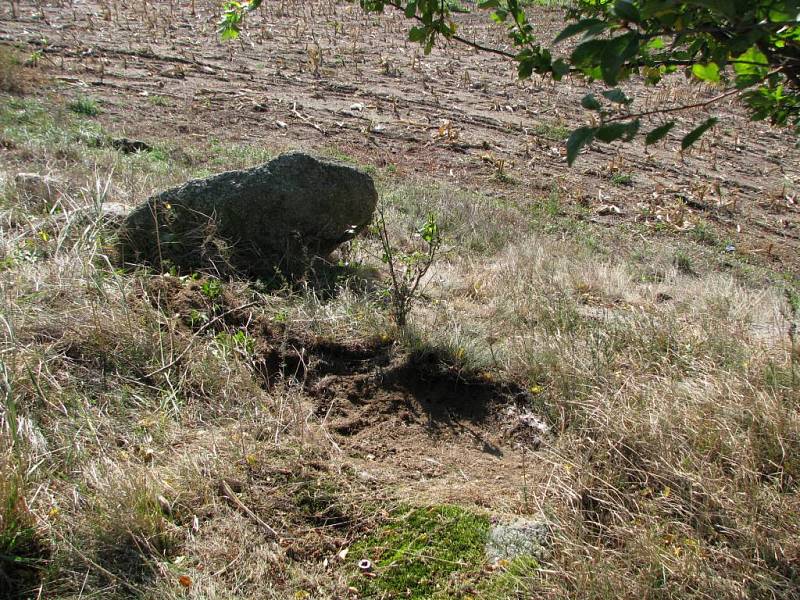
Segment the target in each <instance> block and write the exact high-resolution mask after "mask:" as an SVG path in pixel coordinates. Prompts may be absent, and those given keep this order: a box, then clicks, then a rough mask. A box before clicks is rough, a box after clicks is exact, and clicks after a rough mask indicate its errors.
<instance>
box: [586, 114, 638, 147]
mask: <svg viewBox="0 0 800 600" xmlns="http://www.w3.org/2000/svg"><path fill="white" fill-rule="evenodd" d="M637 131H639V119H636V120H634V121H629V122H628V123H608V124H607V125H603V126H602V127H600V128H599V129H598V130H597V131H596V132H595V137H596V138H597V139H598V140H600V141H601V142H605V143H606V144H610V143H611V142H613V141H615V140H618V139H620V138H625V140H626V141H627V140H630V139H631V138H633V136H635V135H636V132H637Z"/></svg>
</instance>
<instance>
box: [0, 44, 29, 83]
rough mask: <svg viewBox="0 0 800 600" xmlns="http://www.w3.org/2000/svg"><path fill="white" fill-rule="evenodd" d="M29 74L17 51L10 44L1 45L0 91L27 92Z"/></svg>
mask: <svg viewBox="0 0 800 600" xmlns="http://www.w3.org/2000/svg"><path fill="white" fill-rule="evenodd" d="M26 80H27V76H26V74H25V71H24V69H23V66H22V61H21V60H20V58H19V56H18V55H17V53H16V52H15V51H14V50H12V49H11V48H9V47H8V46H0V92H8V93H10V94H23V93H25V82H26Z"/></svg>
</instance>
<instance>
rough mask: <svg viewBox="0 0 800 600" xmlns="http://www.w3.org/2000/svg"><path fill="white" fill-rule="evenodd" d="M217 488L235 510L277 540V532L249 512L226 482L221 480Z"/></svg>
mask: <svg viewBox="0 0 800 600" xmlns="http://www.w3.org/2000/svg"><path fill="white" fill-rule="evenodd" d="M219 487H220V488H221V489H222V492H223V494H224V496H225V498H227V499H228V500H229V501H230V502H231V503H232V504H233V505H234V506H235V507H236V508H238V509H239V510H241V511H242V512H243V513H245V514H246V515H247V516H248V517H250V518H251V519H253V520H254V521H255V522H256V523H258V524H259V525H261V527H263V528H264V529H266V530H267V532H268V533H269V534H270V535H272V537H274V538H275V539H278V538H279V537H280V535H279V534H278V532H277V531H275V530H274V529H273V528H272V527H270V526H269V525H267V524H266V523H265V522H264V520H263V519H262V518H261V517H259V516H258V515H257V514H256V513H254V512H253V511H252V510H250V508H248V507H247V506H246V505H245V504H244V502H242V501H241V500H239V497H238V496H237V495H236V493H235V492H234V491H233V490H232V489H231V486H230V485H229V484H228V482H227V481H225V480H224V479H223V480H222V481H220V484H219Z"/></svg>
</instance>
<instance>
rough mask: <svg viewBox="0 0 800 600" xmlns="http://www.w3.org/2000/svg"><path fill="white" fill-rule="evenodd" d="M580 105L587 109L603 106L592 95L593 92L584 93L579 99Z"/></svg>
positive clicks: (596, 108)
mask: <svg viewBox="0 0 800 600" xmlns="http://www.w3.org/2000/svg"><path fill="white" fill-rule="evenodd" d="M581 106H582V107H583V108H585V109H587V110H600V109H601V108H603V106H602V105H601V104H600V101H599V100H598V99H597V98H595V97H594V94H586V95H585V96H584V97H583V98H582V99H581Z"/></svg>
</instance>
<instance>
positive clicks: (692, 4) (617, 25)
mask: <svg viewBox="0 0 800 600" xmlns="http://www.w3.org/2000/svg"><path fill="white" fill-rule="evenodd" d="M353 1H354V0H353ZM260 4H261V0H251V1H250V2H246V1H242V2H236V1H234V2H228V3H227V5H226V12H225V15H224V17H223V20H222V21H221V28H220V32H221V35H222V36H223V37H228V38H230V37H235V36H236V35H237V34H238V32H239V29H240V26H241V23H242V21H243V19H244V15H245V14H246V13H247V12H249V11H252V10H254V9H256V8H257V7H258V6H259V5H260ZM359 4H360V5H361V7H362V8H363V9H364V10H366V11H369V12H382V11H384V10H385V9H386V8H387V7H388V8H393V9H397V10H401V11H403V12H404V14H405V16H406V17H408V18H409V19H413V20H414V21H415V24H414V25H413V26H412V27H411V28H410V30H409V39H411V40H412V41H416V42H419V43H420V44H422V46H423V48H424V50H425V52H426V53H428V52H430V51H431V49H432V48H433V46H434V44H435V43H436V40H437V38H439V37H444V38H447V39H451V40H454V41H457V42H461V43H464V44H466V45H469V46H472V47H474V48H476V49H478V50H482V51H486V52H491V53H494V54H496V55H500V56H503V57H506V58H509V59H513V60H515V61H516V62H517V71H518V75H519V77H520V78H522V79H525V78H527V77H530V76H531V75H532V74H534V73H536V74H539V75H549V76H551V77H552V78H553V79H554V80H556V81H559V80H561V79H562V78H563V77H564V76H565V75H567V74H569V73H572V74H579V75H582V76H584V77H586V78H587V79H588V80H590V81H591V80H598V81H602V82H603V83H604V84H605V85H606V86H608V88H609V89H608V90H607V91H606V92H604V93H603V94H602V96H601V98H597V97H595V96H594V95H592V94H590V95H587V96H586V97H584V98H583V100H582V101H581V105H582V106H583V107H584V108H585V109H587V110H589V111H591V112H593V113H594V114H595V117H596V118H595V119H593V124H592V125H591V126H584V127H580V128H578V129H576V130H575V131H574V132H573V133H572V135H571V136H570V138H569V140H568V142H567V159H568V162H569V163H570V164H572V162H573V161H574V160H575V158H576V157H577V155H578V153H579V152H580V150H581V149H582V148H583V147H584V146H585V145H586V144H589V143H591V142H592V141H594V140H598V141H601V142H605V143H610V142H613V141H616V140H622V141H629V140H631V139H633V138H634V137H636V136H637V135H642V136H643V137H644V141H645V143H646V144H654V143H656V142H658V141H659V140H661V139H663V138H664V137H665V136H666V135H667V134H668V133H669V132H670V130H671V129H672V128H673V126H674V124H675V122H674V121H672V120H662V121H660V122H658V123H653V124H651V125H650V126H649V127H648V130H647V131H642V128H643V122H644V119H645V118H648V120H650V119H652V118H654V117H660V118H663V117H665V116H666V115H669V114H672V113H675V112H678V111H684V110H689V109H706V108H708V107H709V106H712V105H713V104H714V103H716V102H718V101H720V100H722V99H724V98H730V97H738V98H740V99H741V101H742V102H743V103H744V104H745V106H746V107H747V108H748V110H749V112H750V116H751V118H752V119H753V120H769V121H770V122H771V123H772V124H774V125H780V126H790V127H793V128H794V129H795V130H796V131H797V132H798V134H800V0H576V2H575V3H574V4H573V5H572V7H571V8H570V9H568V10H567V12H566V20H567V22H568V25H567V26H566V27H565V28H564V29H563V30H562V31H561V32H560V33H559V34H558V35H557V36H556V37H555V39H553V40H552V42H550V45H549V47H548V46H546V45H545V44H544V43H543V42H542V41H541V40H539V38H538V37H537V31H536V24H535V23H534V22H532V21H531V20H530V19H529V18H528V14H527V12H526V7H527V6H530V4H531V2H529V1H525V0H481V1H479V2H478V3H477V7H478V8H479V9H482V10H486V11H487V12H488V13H489V16H490V18H491V19H492V20H493V21H495V22H497V23H498V24H501V25H504V26H505V27H506V28H507V32H508V37H509V41H510V46H509V48H510V49H505V48H495V47H488V46H484V45H482V44H480V43H477V42H476V41H474V40H469V39H466V38H464V37H462V36H460V35H459V33H458V26H457V24H456V22H455V21H454V20H453V19H452V12H453V9H452V8H451V3H450V2H443V1H442V0H359ZM570 38H577V44H576V45H575V46H574V48H573V49H572V50H571V51H566V50H565V51H564V52H563V54H562V55H559V50H560V49H561V48H563V45H562V44H561V43H562V42H564V41H565V40H567V39H570ZM678 70H682V71H683V72H684V73H685V74H686V76H687V77H692V78H694V79H696V80H701V81H704V82H707V83H709V84H711V85H715V86H718V87H719V89H720V93H719V94H718V95H715V96H714V97H712V98H711V99H710V100H707V101H704V102H698V103H694V104H688V105H682V106H676V107H661V108H656V109H654V110H649V111H645V112H639V113H636V112H633V111H632V110H631V106H630V105H631V104H632V100H631V99H629V98H627V97H626V96H625V94H624V93H623V92H622V91H621V90H619V89H618V88H617V86H618V85H619V83H620V82H622V81H624V80H626V79H628V78H629V77H631V76H632V75H634V74H636V75H639V76H641V77H642V78H643V79H644V81H645V82H646V83H648V84H651V85H655V84H657V83H659V82H660V81H661V80H662V79H663V78H664V77H665V76H666V75H668V74H670V73H674V72H676V71H678ZM716 123H717V119H716V118H715V117H710V118H705V119H704V120H703V121H702V122H701V123H699V124H697V126H696V127H695V128H694V129H693V130H692V131H690V132H689V133H688V134H687V135H685V136H684V137H683V140H682V143H681V147H682V149H686V148H688V147H689V146H691V145H692V144H693V143H694V142H696V141H697V140H698V139H699V138H700V137H701V136H702V135H703V134H704V133H705V132H706V131H708V130H709V129H710V128H711V127H713V126H714V125H715V124H716Z"/></svg>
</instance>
